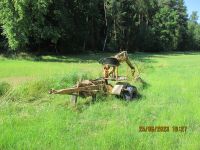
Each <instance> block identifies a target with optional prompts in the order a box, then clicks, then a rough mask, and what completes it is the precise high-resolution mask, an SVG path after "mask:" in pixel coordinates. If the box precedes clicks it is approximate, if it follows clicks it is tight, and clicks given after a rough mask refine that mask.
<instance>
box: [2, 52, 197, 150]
mask: <svg viewBox="0 0 200 150" xmlns="http://www.w3.org/2000/svg"><path fill="white" fill-rule="evenodd" d="M109 55H112V54H104V55H103V54H96V55H94V54H90V55H80V56H63V57H56V56H43V57H38V58H37V57H35V58H34V59H27V58H20V59H18V58H14V59H11V58H5V57H3V56H1V57H0V133H1V134H0V149H70V150H71V149H77V150H79V149H84V150H86V149H102V150H104V149H109V150H110V149H113V150H116V149H157V150H160V149H166V150H168V149H181V150H182V149H191V150H192V149H199V148H200V142H199V141H200V126H199V125H200V117H199V116H200V109H199V105H200V92H199V89H200V77H199V75H200V53H172V54H165V55H162V54H143V53H137V54H131V55H130V58H131V61H135V62H136V63H137V64H138V66H139V69H140V71H141V76H142V78H143V79H144V80H145V81H146V82H147V84H148V86H146V87H142V86H141V85H138V84H136V86H137V87H138V90H139V92H140V94H141V97H140V98H138V99H135V100H134V101H132V102H126V101H123V100H120V99H117V98H115V97H114V96H108V97H104V96H102V95H98V97H97V100H96V102H94V103H92V102H91V101H90V98H87V99H82V98H79V101H78V104H77V106H76V107H74V106H72V105H71V104H70V97H69V96H62V95H49V94H48V90H49V89H50V88H55V89H59V88H65V87H70V86H72V85H73V84H75V83H76V81H77V80H80V79H95V78H97V77H99V76H100V75H101V71H102V70H101V69H102V68H101V65H100V64H98V60H99V59H100V58H102V57H105V56H109ZM120 69H121V70H120V71H121V73H123V72H126V70H127V68H126V66H123V67H122V68H120ZM132 84H134V82H132ZM140 126H169V127H170V132H167V133H162V132H161V133H159V132H156V133H150V132H139V127H140ZM173 126H187V131H186V132H173V131H172V129H171V128H172V127H173Z"/></svg>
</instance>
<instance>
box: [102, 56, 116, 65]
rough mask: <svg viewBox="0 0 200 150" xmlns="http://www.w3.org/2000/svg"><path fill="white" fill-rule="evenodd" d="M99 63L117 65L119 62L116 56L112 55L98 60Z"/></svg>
mask: <svg viewBox="0 0 200 150" xmlns="http://www.w3.org/2000/svg"><path fill="white" fill-rule="evenodd" d="M99 63H101V64H103V65H106V64H107V65H109V66H119V65H120V63H119V61H118V60H117V59H116V58H113V57H107V58H103V59H101V60H100V61H99Z"/></svg>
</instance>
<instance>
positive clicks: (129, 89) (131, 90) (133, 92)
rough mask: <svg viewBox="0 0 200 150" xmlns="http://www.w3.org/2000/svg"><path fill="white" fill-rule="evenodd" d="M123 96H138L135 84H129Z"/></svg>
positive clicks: (127, 97)
mask: <svg viewBox="0 0 200 150" xmlns="http://www.w3.org/2000/svg"><path fill="white" fill-rule="evenodd" d="M121 96H122V98H123V99H125V100H128V101H130V100H132V99H133V98H135V97H136V96H137V88H136V87H135V86H131V85H128V86H127V87H126V88H125V90H124V91H123V92H122V95H121Z"/></svg>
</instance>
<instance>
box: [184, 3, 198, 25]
mask: <svg viewBox="0 0 200 150" xmlns="http://www.w3.org/2000/svg"><path fill="white" fill-rule="evenodd" d="M185 5H186V7H187V12H188V15H189V16H190V15H191V13H192V11H197V12H198V16H199V20H198V22H199V23H200V0H185Z"/></svg>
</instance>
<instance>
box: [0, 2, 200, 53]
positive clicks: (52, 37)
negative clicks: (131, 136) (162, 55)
mask: <svg viewBox="0 0 200 150" xmlns="http://www.w3.org/2000/svg"><path fill="white" fill-rule="evenodd" d="M194 17H196V18H194ZM197 18H198V16H197V14H196V16H195V13H194V14H193V16H192V17H191V18H190V19H188V16H187V11H186V7H185V5H184V1H183V0H15V1H13V0H1V1H0V25H1V28H0V32H1V33H2V35H1V37H0V47H1V49H5V48H7V49H8V50H29V51H30V50H31V51H44V50H46V51H51V50H53V52H74V51H85V50H103V51H105V50H108V49H120V48H121V49H127V50H130V51H137V50H140V51H167V50H189V49H191V50H198V49H200V36H199V35H200V34H199V33H200V25H199V24H198V23H197V21H196V20H195V19H197Z"/></svg>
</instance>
